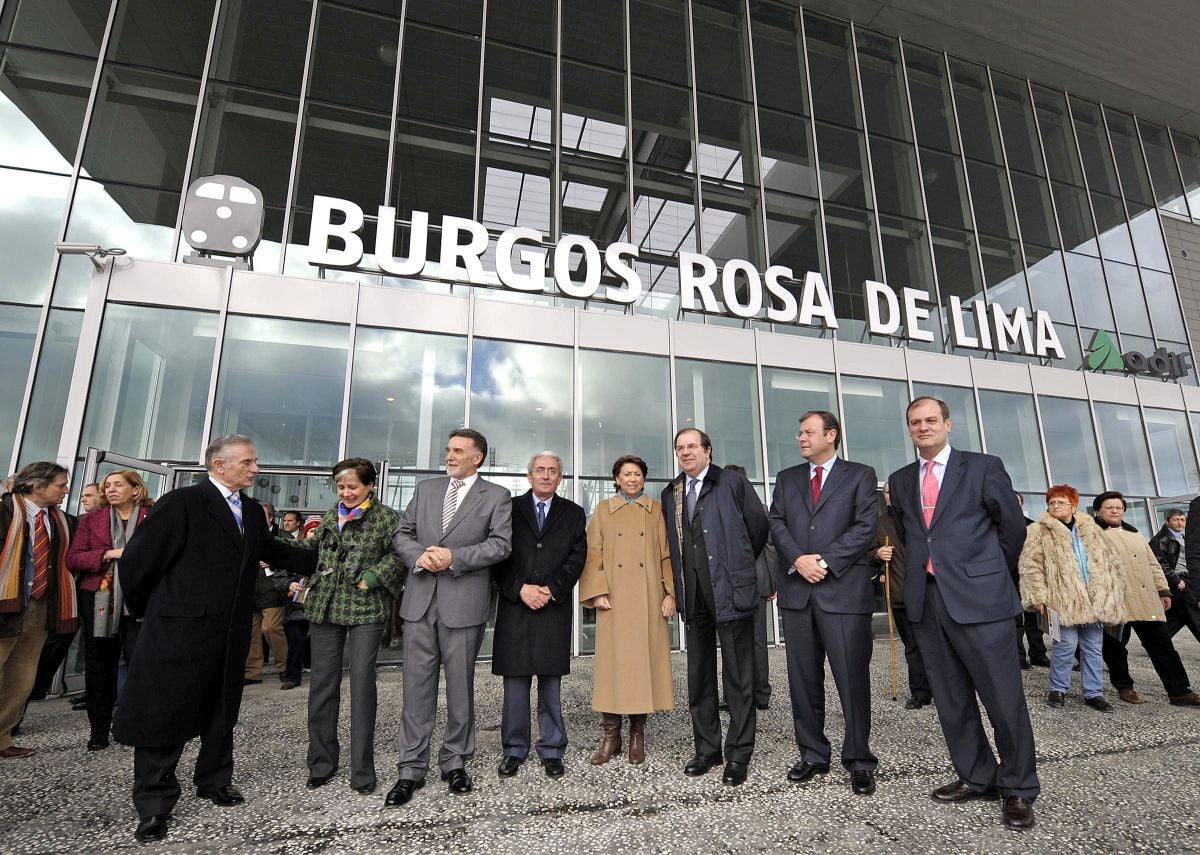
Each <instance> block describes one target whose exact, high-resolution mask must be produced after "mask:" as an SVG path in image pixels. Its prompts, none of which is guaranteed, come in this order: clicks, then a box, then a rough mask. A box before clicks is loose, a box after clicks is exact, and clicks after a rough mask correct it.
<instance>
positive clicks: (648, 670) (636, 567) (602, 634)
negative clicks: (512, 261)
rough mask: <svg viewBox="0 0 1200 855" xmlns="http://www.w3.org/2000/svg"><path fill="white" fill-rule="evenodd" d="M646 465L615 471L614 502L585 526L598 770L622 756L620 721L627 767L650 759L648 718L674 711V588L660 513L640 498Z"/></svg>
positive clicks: (629, 462) (621, 465) (582, 587)
mask: <svg viewBox="0 0 1200 855" xmlns="http://www.w3.org/2000/svg"><path fill="white" fill-rule="evenodd" d="M646 472H647V467H646V461H645V460H643V459H642V458H640V457H636V456H634V455H632V454H627V455H624V456H623V457H619V458H617V461H616V463H614V464H613V467H612V473H613V480H614V481H615V482H616V488H617V490H616V495H614V496H612V497H611V498H609V499H605V500H604V501H602V502H601V503H600V506H599V507H598V508H596V512H595V513H594V514H592V519H591V521H590V522H589V523H588V530H587V540H588V556H587V564H586V565H585V566H584V568H583V575H582V576H581V577H580V579H579V600H580V602H581V603H582V604H583V605H584V607H585V608H590V609H596V669H595V672H594V675H593V683H592V709H593V710H595V711H596V712H598V713H600V716H601V720H602V723H603V727H604V741H603V742H602V743H601V745H600V748H599V750H597V751H596V753H595V754H593V755H592V764H593V765H595V766H599V765H600V764H602V763H607V762H608V761H609V760H611V759H612V757H613V755H614V754H620V753H621V748H622V746H621V716H622V715H628V716H629V762H630V763H635V764H636V763H641V762H642V761H643V760H645V759H646V716H647V714H649V713H652V712H654V711H655V710H669V709H673V708H674V707H675V691H674V686H673V684H672V682H671V639H670V631H669V628H668V625H667V621H668V620H669V619H670V618H671V617H672V616H673V615H674V614H675V582H674V579H673V577H672V574H671V556H670V554H669V553H668V551H667V528H666V523H665V522H664V521H663V515H662V506H661V505H660V504H659V503H658V502H657V501H655V500H654V499H651V498H650V497H649V496H647V495H646V494H645V492H644V491H643V489H642V488H643V487H644V486H645V483H646Z"/></svg>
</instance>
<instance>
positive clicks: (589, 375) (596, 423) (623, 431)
mask: <svg viewBox="0 0 1200 855" xmlns="http://www.w3.org/2000/svg"><path fill="white" fill-rule="evenodd" d="M579 365H580V377H581V381H580V382H581V384H582V389H581V391H580V396H581V399H582V401H583V412H582V419H583V437H582V439H583V459H582V460H581V461H580V474H582V475H584V476H609V475H611V473H612V464H613V461H614V460H616V459H617V458H618V457H620V456H621V455H622V454H636V455H637V456H639V457H641V458H642V459H643V460H645V461H646V465H647V466H648V467H649V469H650V476H651V477H654V478H669V477H670V476H671V475H672V474H674V472H675V458H674V453H673V450H672V448H671V437H672V436H673V435H674V433H675V430H674V428H673V427H672V426H671V380H670V376H669V367H668V361H667V360H666V359H665V358H663V357H660V356H643V355H640V354H633V353H611V352H608V351H600V350H582V351H580V353H579Z"/></svg>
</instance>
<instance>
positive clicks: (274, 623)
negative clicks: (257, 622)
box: [262, 606, 288, 671]
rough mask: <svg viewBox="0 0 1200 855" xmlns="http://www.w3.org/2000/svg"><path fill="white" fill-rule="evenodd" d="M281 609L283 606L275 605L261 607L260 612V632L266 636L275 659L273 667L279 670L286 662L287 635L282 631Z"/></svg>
mask: <svg viewBox="0 0 1200 855" xmlns="http://www.w3.org/2000/svg"><path fill="white" fill-rule="evenodd" d="M283 609H284V607H283V606H275V607H274V608H269V609H263V613H262V633H263V635H265V636H266V637H267V645H268V646H269V647H270V648H271V658H272V659H274V660H275V667H276V668H278V669H279V670H280V671H282V670H283V668H284V665H285V664H286V663H287V655H288V645H287V636H286V635H284V632H283Z"/></svg>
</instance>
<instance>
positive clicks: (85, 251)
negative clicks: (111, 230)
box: [54, 241, 125, 270]
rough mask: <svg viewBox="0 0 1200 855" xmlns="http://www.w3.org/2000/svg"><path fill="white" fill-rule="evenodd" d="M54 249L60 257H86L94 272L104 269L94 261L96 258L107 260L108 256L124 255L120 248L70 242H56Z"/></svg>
mask: <svg viewBox="0 0 1200 855" xmlns="http://www.w3.org/2000/svg"><path fill="white" fill-rule="evenodd" d="M54 248H55V249H57V250H58V251H59V253H60V254H61V255H86V256H87V258H88V261H90V262H92V266H93V267H95V268H96V270H103V269H104V265H103V264H101V263H100V262H99V261H97V260H96V258H97V256H98V257H100V258H107V257H108V256H110V255H124V254H125V250H123V249H121V248H120V247H116V246H114V247H109V248H108V249H105V248H104V247H102V246H100V244H98V243H72V242H71V241H58V242H57V243H55V244H54Z"/></svg>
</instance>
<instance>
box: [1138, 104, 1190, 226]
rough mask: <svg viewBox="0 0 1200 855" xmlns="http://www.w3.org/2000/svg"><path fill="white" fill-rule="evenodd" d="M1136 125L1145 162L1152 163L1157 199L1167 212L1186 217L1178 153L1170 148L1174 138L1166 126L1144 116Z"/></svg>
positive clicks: (1150, 164) (1151, 173) (1151, 172)
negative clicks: (1177, 158)
mask: <svg viewBox="0 0 1200 855" xmlns="http://www.w3.org/2000/svg"><path fill="white" fill-rule="evenodd" d="M1137 124H1138V130H1139V132H1140V133H1141V137H1142V143H1143V145H1144V149H1145V152H1146V162H1147V163H1148V164H1149V166H1150V178H1151V180H1152V181H1153V182H1154V198H1155V200H1156V201H1157V202H1158V205H1159V207H1161V208H1162V209H1163V210H1164V211H1170V212H1171V213H1173V214H1183V215H1184V216H1187V212H1188V208H1187V199H1186V197H1185V196H1184V195H1183V184H1182V183H1180V179H1179V167H1178V166H1177V165H1176V163H1175V152H1174V151H1172V150H1171V138H1170V136H1169V135H1168V134H1167V129H1166V128H1164V127H1161V126H1160V125H1152V124H1150V123H1149V122H1146V121H1143V120H1142V119H1138V123H1137Z"/></svg>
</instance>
